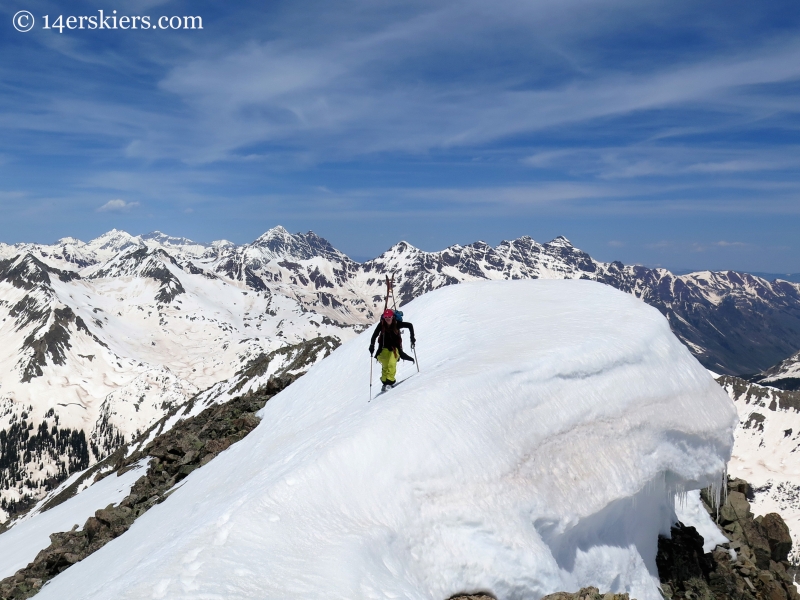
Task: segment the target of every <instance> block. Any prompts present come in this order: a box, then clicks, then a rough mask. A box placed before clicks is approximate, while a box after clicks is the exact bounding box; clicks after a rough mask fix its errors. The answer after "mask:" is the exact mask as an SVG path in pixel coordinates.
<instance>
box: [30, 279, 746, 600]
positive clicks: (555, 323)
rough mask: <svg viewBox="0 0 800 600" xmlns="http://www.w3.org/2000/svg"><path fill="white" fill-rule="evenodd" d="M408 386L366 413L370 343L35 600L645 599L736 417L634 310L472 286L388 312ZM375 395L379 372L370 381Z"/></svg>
mask: <svg viewBox="0 0 800 600" xmlns="http://www.w3.org/2000/svg"><path fill="white" fill-rule="evenodd" d="M404 312H405V315H406V319H407V320H409V321H411V322H413V324H414V326H415V329H416V333H417V339H418V347H417V352H418V355H419V359H420V362H421V372H420V373H419V374H417V373H416V368H415V367H414V366H413V365H410V364H409V363H404V364H403V365H402V367H401V369H400V371H399V374H398V376H399V379H401V380H402V379H403V378H406V377H409V376H410V378H409V379H408V380H407V381H405V382H404V383H403V384H402V385H401V386H399V387H398V388H396V389H394V390H391V391H389V392H387V393H385V394H382V395H380V396H378V397H377V398H375V399H373V400H372V401H371V402H369V401H368V393H369V387H368V378H369V372H370V371H369V369H370V364H369V357H368V353H367V346H368V345H369V335H370V332H365V333H364V334H362V335H361V336H359V337H358V338H357V339H355V340H352V341H350V342H348V343H346V344H345V345H344V346H342V347H340V348H339V349H338V350H336V351H335V352H334V353H333V354H332V355H331V356H330V357H329V358H327V359H325V360H323V361H321V362H320V363H319V364H317V365H316V366H314V367H313V368H312V369H311V370H310V371H309V372H308V373H307V374H306V375H305V376H304V377H302V378H301V379H299V380H298V381H297V382H295V383H294V384H292V385H291V386H290V387H289V388H287V389H286V390H285V391H283V392H282V393H280V394H278V395H277V396H276V397H274V398H273V399H272V400H270V401H269V402H268V403H267V405H266V406H265V407H264V409H262V411H261V413H260V415H261V417H262V419H263V421H262V423H261V425H260V426H259V427H257V428H256V430H255V431H253V432H252V433H251V434H250V435H249V436H248V437H247V438H245V439H244V440H243V441H242V442H240V443H238V444H235V445H234V446H232V447H231V448H230V449H228V450H227V451H225V452H224V453H222V454H221V455H220V456H219V457H217V458H216V459H214V460H213V461H212V462H211V463H209V464H208V465H207V466H205V467H203V468H202V469H199V470H197V471H195V472H193V473H192V474H191V475H190V476H189V477H188V478H187V479H186V480H185V484H183V485H182V487H180V488H179V489H177V490H176V491H175V492H174V493H173V494H172V495H171V496H170V497H169V498H168V499H167V500H166V501H165V502H164V503H162V504H160V505H157V506H155V507H154V508H152V509H151V510H150V511H148V512H147V513H145V514H144V515H143V516H142V517H141V518H140V519H139V520H137V521H136V522H135V524H134V525H133V527H132V528H131V529H130V530H129V531H128V532H127V533H125V534H124V535H122V536H121V537H119V538H117V539H115V540H114V541H112V542H111V543H109V544H108V545H106V546H105V547H103V548H102V549H101V550H100V551H98V552H97V553H95V554H93V555H91V556H89V557H88V558H87V559H85V560H84V561H82V562H80V563H78V564H76V565H74V566H73V567H71V568H70V569H68V570H67V571H65V572H64V573H62V574H61V575H59V576H58V577H56V578H55V579H54V580H52V581H51V582H50V583H49V584H48V585H46V586H45V587H44V589H43V590H42V591H41V592H40V594H39V596H38V597H39V598H41V600H46V599H50V598H53V599H56V598H57V599H58V600H67V599H70V598H72V599H76V600H77V599H80V600H88V599H100V598H102V599H108V598H130V599H133V598H136V599H141V598H155V599H158V598H170V599H178V598H187V599H188V598H198V599H199V598H204V599H207V598H226V599H235V598H260V599H263V598H274V599H287V598H298V599H299V598H303V599H308V598H343V599H344V598H346V599H357V598H404V599H417V598H419V599H432V600H443V599H445V598H448V597H449V596H451V595H452V594H454V593H457V592H464V591H477V590H488V591H491V592H492V593H494V594H496V595H497V597H498V598H501V599H512V598H538V597H540V596H542V595H544V594H547V593H551V592H556V591H559V590H567V591H576V590H577V589H578V588H579V587H581V586H584V585H595V586H598V587H599V588H600V589H601V590H602V591H607V590H612V591H627V592H629V593H630V594H631V595H632V597H634V598H637V599H638V600H659V599H660V594H659V592H658V588H657V577H656V569H655V555H656V546H657V536H658V534H659V533H665V532H668V531H669V527H670V524H671V523H672V522H674V519H675V509H674V500H675V495H676V494H680V493H682V492H684V491H686V490H691V489H697V488H700V487H703V486H706V485H709V484H711V483H713V482H717V481H721V477H722V473H723V471H724V469H725V465H726V463H727V461H728V459H729V458H730V454H731V448H732V444H733V431H734V428H735V426H736V423H737V417H736V411H735V409H734V406H733V404H732V402H731V400H730V399H729V398H728V396H727V395H726V394H725V392H724V391H723V390H722V389H721V388H720V387H719V386H718V385H717V384H716V383H715V382H714V380H713V379H712V377H711V376H710V375H709V374H708V372H707V371H706V370H705V369H704V368H703V367H701V365H700V364H699V363H698V362H697V361H696V360H695V359H694V358H693V357H692V355H691V354H690V353H689V351H688V350H687V349H686V347H684V346H683V345H682V344H681V343H680V342H679V341H678V339H677V338H676V337H675V336H674V335H673V334H672V333H671V332H670V328H669V325H668V323H667V321H666V320H665V319H664V317H663V316H662V315H661V314H660V313H659V312H658V311H657V310H656V309H654V308H651V307H649V306H647V305H646V304H644V303H643V302H642V301H640V300H637V299H636V298H634V297H632V296H630V295H627V294H625V293H622V292H619V291H616V290H614V289H612V288H610V287H608V286H605V285H601V284H598V283H593V282H588V281H548V280H533V281H531V280H527V281H512V282H482V283H469V284H463V285H458V286H450V287H446V288H442V289H439V290H436V291H433V292H431V293H429V294H426V295H425V296H423V297H421V298H419V299H417V300H415V301H413V302H412V303H410V304H409V305H407V306H405V307H404ZM374 379H375V381H376V382H377V373H376V374H375V376H374Z"/></svg>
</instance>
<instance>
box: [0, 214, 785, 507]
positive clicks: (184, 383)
mask: <svg viewBox="0 0 800 600" xmlns="http://www.w3.org/2000/svg"><path fill="white" fill-rule="evenodd" d="M387 274H393V275H394V277H395V294H396V299H397V302H398V304H400V305H401V306H402V305H404V304H406V303H407V302H409V301H410V300H412V299H413V298H416V297H418V296H421V295H423V294H425V293H426V292H429V291H431V290H435V289H437V288H441V287H443V286H448V285H451V284H456V283H461V282H466V281H477V280H487V279H488V280H504V279H533V278H537V279H591V280H596V281H600V282H603V283H606V284H609V285H611V286H613V287H616V288H618V289H620V290H622V291H625V292H627V293H629V294H632V295H634V296H636V297H638V298H641V299H642V300H644V301H645V302H647V303H648V304H651V305H653V306H655V307H656V308H658V310H659V311H661V312H662V313H663V314H664V315H666V317H667V319H668V321H669V323H670V325H671V327H672V329H673V331H674V332H675V333H676V335H677V336H678V337H679V338H680V339H681V340H682V341H683V342H684V343H685V344H686V345H687V346H688V347H689V349H690V350H691V351H692V353H693V354H694V355H695V356H696V357H697V358H698V359H699V360H700V361H701V362H702V363H703V364H704V365H705V366H706V367H708V368H710V369H712V370H713V371H715V372H718V373H728V374H736V373H756V372H759V371H761V370H763V369H765V368H767V367H769V366H771V365H774V364H775V363H776V362H778V361H780V360H783V359H785V358H786V357H787V356H790V355H791V354H793V353H794V352H796V351H797V349H798V348H800V334H799V333H798V332H800V285H799V284H795V283H788V282H785V281H773V282H768V281H766V280H764V279H760V278H758V277H753V276H750V275H747V274H740V273H735V272H730V271H727V272H722V273H713V272H701V273H692V274H688V275H681V276H676V275H673V274H672V273H670V272H669V271H666V270H663V269H647V268H645V267H641V266H625V265H622V264H621V263H618V262H612V263H603V262H598V261H595V260H593V259H592V258H591V257H590V256H589V255H588V254H586V253H585V252H583V251H581V250H579V249H577V248H575V247H573V246H572V245H571V244H570V242H569V241H568V240H567V239H566V238H563V237H559V238H556V239H555V240H552V241H551V242H548V243H544V244H541V243H538V242H535V241H534V240H532V239H531V238H529V237H522V238H519V239H517V240H513V241H505V242H502V243H501V244H499V245H498V246H497V247H492V246H489V245H488V244H485V243H483V242H476V243H474V244H470V245H468V246H459V245H456V246H451V247H450V248H447V249H445V250H442V251H440V252H425V251H422V250H419V249H417V248H414V247H413V246H411V245H410V244H408V243H406V242H400V243H397V244H395V245H394V246H392V247H391V248H390V249H389V250H387V251H386V252H385V253H383V254H382V255H380V256H379V257H377V258H375V259H373V260H370V261H367V262H365V263H356V262H354V261H353V260H351V259H350V258H348V257H347V256H346V255H345V254H343V253H342V252H340V251H338V250H336V249H335V248H334V247H333V246H331V244H330V243H329V242H327V241H326V240H324V239H322V238H320V237H319V236H317V235H315V234H314V233H312V232H309V233H307V234H299V233H298V234H290V233H289V232H287V231H286V230H285V229H284V228H282V227H275V228H273V229H271V230H269V231H267V232H266V233H265V234H264V235H262V236H261V237H259V238H258V239H257V240H255V241H254V242H252V243H250V244H244V245H236V244H233V243H231V242H228V241H225V240H220V241H215V242H212V243H210V244H201V243H196V242H193V241H191V240H188V239H186V238H177V237H171V236H169V235H166V234H163V233H161V232H154V233H151V234H147V235H142V236H132V235H130V234H127V233H125V232H123V231H117V230H113V231H110V232H108V233H106V234H104V235H102V236H100V237H99V238H97V239H95V240H91V241H89V242H82V241H80V240H76V239H74V238H64V239H62V240H59V241H58V242H57V243H55V244H53V245H40V244H15V245H5V244H0V323H1V324H2V330H0V342H2V347H0V366H1V368H2V370H0V373H2V375H0V430H5V431H6V437H5V438H0V452H2V455H3V457H4V458H3V459H2V460H0V503H2V502H3V501H5V502H6V504H5V505H2V504H0V510H3V511H5V512H2V513H0V521H2V520H3V519H4V517H5V515H6V514H8V513H10V512H13V510H10V509H9V504H8V503H14V506H13V509H14V510H16V509H18V508H19V505H20V503H22V504H25V503H26V502H30V501H32V499H35V498H37V497H39V496H41V495H42V494H43V493H45V492H46V490H47V489H50V488H52V487H53V486H54V485H56V484H57V483H58V482H59V481H60V480H62V479H63V478H64V477H66V476H67V475H68V474H69V473H70V472H72V471H74V470H75V469H78V468H84V467H85V466H86V465H87V464H92V463H93V462H94V461H95V460H97V459H98V458H100V457H102V456H104V455H106V454H107V453H109V452H111V451H112V450H113V449H114V448H115V447H117V446H118V445H119V443H120V442H121V440H123V439H127V440H129V439H131V438H132V437H134V436H135V435H136V433H137V432H139V431H144V430H145V429H147V427H148V426H149V424H151V423H153V422H155V421H157V420H158V419H160V418H161V417H162V416H163V415H164V414H166V412H167V411H169V410H170V409H171V408H174V407H175V406H177V405H179V404H182V403H185V402H187V401H188V400H189V399H190V398H191V397H192V396H194V395H195V394H197V393H199V392H203V395H202V398H203V400H202V402H201V403H200V404H201V405H205V404H207V403H209V402H214V401H217V400H215V398H216V397H217V396H218V397H219V398H229V397H230V396H231V393H236V390H239V389H243V388H246V389H252V386H258V385H263V384H265V381H266V380H265V377H266V379H268V378H269V377H271V376H274V375H280V374H281V373H283V371H282V369H284V368H285V369H287V370H288V371H290V372H292V373H295V374H296V373H298V372H301V371H302V370H303V369H305V368H307V367H308V366H309V365H311V364H313V363H314V362H316V359H314V358H312V357H309V356H308V355H307V348H308V347H306V346H303V348H304V349H303V350H302V351H301V350H300V349H299V346H297V345H302V344H304V343H305V342H307V341H309V340H313V339H320V340H332V341H330V342H325V343H318V344H316V345H312V347H313V348H314V349H315V351H318V352H320V353H322V354H320V356H322V355H325V354H327V353H328V352H330V348H331V347H332V345H336V344H338V343H340V342H344V341H346V340H348V339H350V338H351V337H353V336H354V335H356V333H357V332H358V331H360V330H361V329H362V328H363V327H366V326H368V325H369V324H370V323H373V322H374V321H375V320H376V319H377V315H378V314H379V312H380V310H381V309H382V307H383V301H382V294H383V292H384V284H383V281H384V277H385V276H386V275H387ZM537 311H538V307H537V306H536V305H535V304H531V306H530V307H529V312H530V313H531V314H532V315H536V313H537ZM294 347H297V349H295V350H293V349H292V348H294ZM275 353H277V354H275ZM295 354H303V356H304V357H305V358H304V359H303V365H302V366H301V367H299V370H298V367H297V366H296V365H295V366H292V364H293V359H291V357H292V356H294V355H295ZM268 356H272V357H273V359H271V360H270V361H269V364H270V365H271V366H270V367H268V368H265V370H264V371H263V373H262V374H261V375H260V376H257V377H254V378H252V381H250V375H251V374H252V373H254V372H256V371H258V369H260V368H261V367H258V368H256V367H254V366H253V365H258V364H262V363H261V362H260V361H261V358H260V357H268ZM262 366H263V365H262ZM253 369H255V370H253ZM264 374H266V375H264ZM248 381H249V383H248ZM226 390H227V391H226ZM31 440H34V441H33V442H32V441H31ZM29 445H32V447H34V448H35V450H32V451H30V452H27V450H26V448H27V447H28V446H29ZM26 452H27V453H26Z"/></svg>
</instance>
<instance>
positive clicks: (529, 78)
mask: <svg viewBox="0 0 800 600" xmlns="http://www.w3.org/2000/svg"><path fill="white" fill-rule="evenodd" d="M101 9H102V10H104V11H105V13H106V14H108V13H110V12H111V11H112V10H113V9H117V11H118V14H119V16H121V15H123V14H124V15H128V16H134V15H135V16H143V15H148V16H150V17H151V20H152V21H154V22H155V21H156V20H157V19H158V17H160V16H162V15H165V16H185V15H193V16H195V15H196V16H201V17H202V19H203V29H202V31H200V30H188V31H174V30H157V29H150V30H141V29H139V30H136V31H134V30H127V31H123V30H103V31H100V30H83V31H81V30H73V31H70V30H66V29H65V30H64V32H63V33H59V32H58V31H56V30H53V29H51V30H45V29H42V24H43V16H44V15H48V17H49V20H50V22H51V23H52V22H53V21H54V20H55V18H56V17H57V16H58V15H59V14H61V15H63V17H64V19H66V18H67V17H68V16H70V15H73V16H81V15H84V16H88V15H97V14H98V11H99V10H101ZM20 10H28V11H30V12H31V14H32V15H33V16H34V18H35V19H36V24H35V26H34V28H33V29H32V30H31V31H29V32H27V33H21V32H18V31H16V30H15V29H14V27H13V23H12V17H13V16H14V15H15V14H16V13H17V11H20ZM0 23H2V24H0V31H2V35H0V52H1V54H0V57H1V58H0V211H2V212H1V213H0V214H2V219H0V241H4V242H7V243H9V242H18V241H36V242H52V241H55V240H56V239H58V238H60V237H63V236H68V235H71V236H75V237H80V238H82V239H89V238H92V237H95V236H97V235H99V234H101V233H103V232H105V231H107V230H109V229H111V228H112V227H116V228H121V229H125V230H126V231H129V232H131V233H146V232H148V231H152V230H155V229H158V230H161V231H164V232H166V233H170V234H172V235H180V236H186V237H190V238H193V239H196V240H198V241H211V240H214V239H220V238H225V239H230V240H233V241H235V242H239V243H243V242H247V241H251V240H253V239H254V238H255V237H257V236H258V235H259V234H260V233H262V232H263V231H265V230H266V229H268V228H269V227H272V226H274V225H277V224H282V225H284V226H285V227H287V228H288V229H289V230H291V231H307V230H313V231H315V232H317V233H318V234H320V235H322V236H324V237H326V238H328V239H329V240H330V241H331V242H332V243H333V244H334V245H335V246H336V247H338V248H339V249H341V250H343V251H344V252H346V253H348V254H350V255H351V256H354V257H356V258H367V257H371V256H375V255H377V254H379V253H380V252H382V251H383V250H385V249H386V248H387V247H388V246H390V245H391V244H393V243H395V242H396V241H399V240H400V239H405V240H407V241H409V242H410V243H412V244H414V245H416V246H418V247H421V248H423V249H426V250H438V249H441V248H444V247H446V246H448V245H450V244H454V243H462V244H464V243H470V242H473V241H475V240H478V239H481V240H485V241H487V242H489V243H492V244H496V243H497V242H499V241H500V240H502V239H511V238H515V237H518V236H521V235H530V236H532V237H533V238H534V239H536V240H538V241H547V240H549V239H552V238H553V237H555V236H557V235H565V236H567V237H568V238H570V239H571V240H572V241H573V243H574V244H575V245H576V246H578V247H581V248H583V249H584V250H586V251H588V252H589V253H590V254H592V255H593V256H594V257H595V258H598V259H601V260H622V261H623V262H625V263H642V264H647V265H651V266H654V265H660V266H665V267H668V268H672V269H676V270H677V269H700V268H712V269H739V270H749V271H768V272H787V273H788V272H800V242H799V241H798V238H800V236H798V231H800V152H798V150H800V139H799V136H798V128H799V127H800V102H798V100H800V35H798V33H800V10H798V8H797V3H796V0H790V1H786V2H772V1H766V2H762V3H752V2H737V1H733V2H731V1H726V2H700V3H698V2H682V1H675V0H672V1H669V2H644V1H642V0H607V1H603V2H599V1H597V0H592V1H589V0H540V1H528V2H522V1H510V0H493V1H492V2H485V1H477V0H458V1H435V0H426V1H425V2H421V1H420V2H417V1H409V2H402V3H401V2H394V3H392V2H385V1H382V0H369V1H367V0H349V1H338V0H326V1H319V2H316V1H308V0H294V1H292V2H282V1H279V2H236V3H222V2H204V1H202V0H195V1H193V2H179V1H172V2H163V1H159V0H129V1H128V2H126V3H125V7H124V9H122V8H120V7H119V6H114V5H103V4H102V3H88V2H84V1H82V0H74V1H71V2H69V3H67V2H50V1H44V0H19V1H16V0H14V1H12V2H3V3H2V4H1V5H0Z"/></svg>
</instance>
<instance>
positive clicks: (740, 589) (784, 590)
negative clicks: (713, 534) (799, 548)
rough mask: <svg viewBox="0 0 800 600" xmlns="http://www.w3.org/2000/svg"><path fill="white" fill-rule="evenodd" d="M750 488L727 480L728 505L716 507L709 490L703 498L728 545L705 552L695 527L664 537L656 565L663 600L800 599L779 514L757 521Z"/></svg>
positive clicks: (681, 527)
mask: <svg viewBox="0 0 800 600" xmlns="http://www.w3.org/2000/svg"><path fill="white" fill-rule="evenodd" d="M751 493H752V492H751V490H750V487H749V485H748V484H747V482H745V481H743V480H741V479H734V480H729V481H728V490H727V495H726V498H725V502H724V503H723V504H722V506H720V507H719V511H717V507H716V506H715V503H714V501H713V498H712V496H711V494H710V493H709V491H708V490H704V491H703V493H702V494H701V497H702V499H703V503H704V505H705V507H706V509H707V510H708V512H709V514H710V515H711V516H712V517H714V518H715V519H716V520H717V523H718V525H719V526H720V528H721V530H722V532H723V533H724V534H725V536H726V537H727V538H728V540H729V541H728V542H727V543H725V544H723V545H722V546H717V548H716V549H715V550H714V551H713V552H710V553H706V554H704V553H703V538H702V536H700V534H698V533H697V531H696V530H695V528H694V527H685V526H684V525H682V524H681V523H678V524H677V525H676V526H675V527H673V528H672V531H671V534H672V535H671V538H666V537H661V538H659V544H658V557H657V558H656V564H657V567H658V575H659V579H660V580H661V589H662V593H663V594H664V596H665V598H668V599H671V600H673V599H674V600H677V599H684V598H685V599H686V600H728V599H731V600H740V599H741V600H800V594H798V592H797V589H796V588H795V585H794V583H793V582H794V571H793V567H792V565H791V564H789V563H788V562H787V560H786V559H787V556H788V554H789V551H790V550H791V547H792V542H791V538H790V536H789V529H788V527H787V526H786V523H784V521H783V519H782V518H781V516H780V515H778V514H777V513H770V514H768V515H766V516H764V517H756V518H754V517H753V513H752V512H751V511H750V503H749V502H748V500H747V496H748V494H751Z"/></svg>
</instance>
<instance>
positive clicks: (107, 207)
mask: <svg viewBox="0 0 800 600" xmlns="http://www.w3.org/2000/svg"><path fill="white" fill-rule="evenodd" d="M137 206H139V203H138V202H125V200H120V199H119V198H117V199H115V200H109V201H108V202H106V203H105V204H103V206H100V207H99V208H98V209H97V212H124V211H129V210H131V209H132V208H136V207H137Z"/></svg>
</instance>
